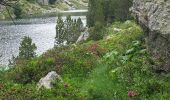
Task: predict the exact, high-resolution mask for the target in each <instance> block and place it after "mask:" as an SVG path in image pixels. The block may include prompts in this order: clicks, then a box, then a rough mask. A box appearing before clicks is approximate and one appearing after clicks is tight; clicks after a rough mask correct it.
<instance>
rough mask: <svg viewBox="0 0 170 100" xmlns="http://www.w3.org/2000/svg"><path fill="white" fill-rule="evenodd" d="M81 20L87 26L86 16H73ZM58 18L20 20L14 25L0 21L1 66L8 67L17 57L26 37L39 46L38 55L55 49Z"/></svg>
mask: <svg viewBox="0 0 170 100" xmlns="http://www.w3.org/2000/svg"><path fill="white" fill-rule="evenodd" d="M79 17H80V18H81V19H82V21H83V23H84V25H86V17H85V16H72V18H73V19H77V18H79ZM56 19H57V18H56V17H50V18H31V19H20V20H17V21H15V22H16V23H17V25H13V23H12V22H11V21H0V65H1V66H2V65H7V64H8V60H9V59H11V57H12V55H14V56H17V55H18V53H19V46H20V42H21V40H22V38H23V37H24V36H29V37H31V38H32V40H33V42H34V43H35V44H36V46H37V51H36V52H37V54H38V55H41V54H42V53H44V52H45V51H47V50H48V49H50V48H53V47H54V41H55V39H54V38H55V34H56V33H55V31H56V30H55V27H56ZM63 19H65V17H63Z"/></svg>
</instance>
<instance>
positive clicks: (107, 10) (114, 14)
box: [87, 0, 132, 27]
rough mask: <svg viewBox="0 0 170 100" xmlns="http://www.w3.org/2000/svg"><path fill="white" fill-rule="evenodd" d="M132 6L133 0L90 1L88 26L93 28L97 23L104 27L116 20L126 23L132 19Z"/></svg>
mask: <svg viewBox="0 0 170 100" xmlns="http://www.w3.org/2000/svg"><path fill="white" fill-rule="evenodd" d="M131 6H132V0H89V9H88V11H89V12H88V16H87V24H88V26H89V27H93V26H94V25H95V23H96V22H100V23H102V25H104V24H107V23H108V22H113V21H114V20H120V21H125V20H127V19H129V18H130V12H129V8H130V7H131Z"/></svg>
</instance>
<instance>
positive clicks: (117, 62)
mask: <svg viewBox="0 0 170 100" xmlns="http://www.w3.org/2000/svg"><path fill="white" fill-rule="evenodd" d="M131 4H132V2H131V0H89V13H88V16H87V18H88V22H87V23H88V26H89V32H90V38H89V40H87V41H85V42H83V43H80V44H73V43H74V42H75V41H76V40H77V38H78V36H79V35H80V32H81V31H82V30H83V24H82V21H81V19H78V20H72V19H71V16H68V17H67V18H66V20H65V21H63V19H62V18H61V16H58V20H57V26H56V44H57V46H58V45H59V47H57V48H53V49H51V50H48V51H47V52H46V53H44V54H43V55H41V56H39V57H35V55H34V54H35V53H34V50H35V49H36V47H35V45H34V44H32V40H31V39H30V38H28V37H25V38H24V40H23V41H22V43H21V47H20V53H19V57H21V58H23V59H20V60H19V61H17V62H16V64H15V65H14V66H12V68H10V69H9V70H3V71H1V72H0V90H1V91H0V99H14V100H22V99H26V100H30V99H31V100H32V99H36V100H56V99H57V100H79V99H80V100H168V99H169V98H170V95H169V94H170V73H164V72H157V71H156V70H154V69H153V66H155V65H157V63H160V62H158V61H155V60H154V59H153V58H152V56H151V55H150V54H149V53H148V51H147V46H146V43H145V41H144V38H145V37H144V32H143V30H142V29H141V27H140V26H138V25H137V24H136V23H135V22H134V21H131V20H127V19H130V15H129V12H128V11H127V10H128V9H129V7H130V5H131ZM115 20H118V21H115ZM124 20H127V21H125V22H122V21H124ZM113 21H114V22H113ZM64 41H67V44H68V45H66V46H63V45H62V46H61V44H62V43H63V42H64ZM29 52H31V53H29ZM28 53H29V55H31V56H28V55H27V54H28ZM30 57H31V59H29V60H25V59H27V58H30ZM50 71H56V72H57V73H58V74H59V75H61V77H62V79H63V82H60V81H58V80H56V81H55V82H53V86H54V87H53V88H52V89H45V88H40V89H37V83H38V81H39V80H40V79H41V78H42V77H44V76H46V75H47V74H48V73H49V72H50Z"/></svg>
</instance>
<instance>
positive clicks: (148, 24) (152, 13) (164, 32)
mask: <svg viewBox="0 0 170 100" xmlns="http://www.w3.org/2000/svg"><path fill="white" fill-rule="evenodd" d="M131 11H132V13H133V15H134V16H135V18H136V19H137V21H138V23H139V24H140V25H141V26H142V27H143V29H144V30H145V31H146V33H147V34H146V35H147V38H146V42H147V45H148V49H149V51H150V52H151V53H152V54H153V56H154V58H156V59H157V60H159V61H160V60H161V64H159V65H157V69H158V70H163V71H166V72H167V71H168V72H169V71H170V0H133V7H132V8H131Z"/></svg>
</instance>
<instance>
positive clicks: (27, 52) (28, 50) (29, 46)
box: [18, 36, 37, 60]
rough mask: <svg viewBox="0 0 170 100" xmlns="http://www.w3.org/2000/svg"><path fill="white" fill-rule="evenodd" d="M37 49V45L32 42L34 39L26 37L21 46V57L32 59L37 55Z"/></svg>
mask: <svg viewBox="0 0 170 100" xmlns="http://www.w3.org/2000/svg"><path fill="white" fill-rule="evenodd" d="M36 49H37V47H36V45H35V44H34V43H32V39H31V38H30V37H26V36H25V37H24V38H23V40H22V41H21V44H20V47H19V56H18V58H19V59H27V60H28V59H31V58H34V57H35V56H36V52H35V50H36Z"/></svg>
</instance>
